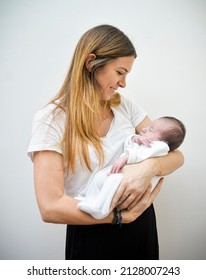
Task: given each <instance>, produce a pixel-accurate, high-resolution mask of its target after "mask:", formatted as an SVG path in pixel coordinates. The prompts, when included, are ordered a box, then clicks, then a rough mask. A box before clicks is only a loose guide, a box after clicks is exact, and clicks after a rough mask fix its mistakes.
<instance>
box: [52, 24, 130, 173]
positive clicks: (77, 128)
mask: <svg viewBox="0 0 206 280" xmlns="http://www.w3.org/2000/svg"><path fill="white" fill-rule="evenodd" d="M91 53H92V54H94V55H95V56H96V58H95V59H94V60H93V61H92V64H91V68H90V70H88V69H87V67H86V65H85V62H86V60H87V58H88V56H89V54H91ZM124 56H134V57H135V58H136V51H135V48H134V46H133V44H132V43H131V41H130V40H129V39H128V37H127V36H126V35H125V34H124V33H123V32H122V31H120V30H119V29H117V28H116V27H113V26H110V25H99V26H96V27H94V28H92V29H90V30H88V31H87V32H86V33H84V34H83V36H82V37H81V38H80V40H79V42H78V44H77V46H76V49H75V52H74V55H73V58H72V61H71V65H70V68H69V71H68V73H67V76H66V78H65V81H64V83H63V86H62V88H61V89H60V91H59V93H58V95H57V96H56V98H55V99H54V100H52V103H55V104H56V105H57V106H58V107H60V108H62V109H63V110H64V111H65V114H66V124H65V132H64V136H63V139H62V146H63V152H64V161H65V169H66V171H67V172H70V171H71V172H73V173H74V172H75V165H76V160H77V159H79V160H80V163H81V165H82V166H83V167H85V166H86V168H87V169H88V170H89V171H92V168H91V164H90V157H89V150H88V147H89V145H93V147H94V148H95V149H96V152H97V155H98V158H99V163H100V165H102V163H103V161H104V153H103V149H102V144H101V139H100V137H99V135H98V133H97V129H96V125H95V120H96V119H97V116H98V115H99V114H100V110H101V105H100V101H99V94H98V93H99V90H100V89H99V86H98V84H97V81H96V79H95V75H94V72H95V70H96V69H97V68H98V67H102V66H104V65H105V64H106V63H108V62H109V61H111V60H113V59H115V58H118V57H124ZM57 101H58V102H57ZM120 102H121V99H120V95H119V94H115V95H114V96H113V98H112V99H110V100H109V102H106V103H105V104H104V105H105V106H109V107H112V106H117V105H119V104H120Z"/></svg>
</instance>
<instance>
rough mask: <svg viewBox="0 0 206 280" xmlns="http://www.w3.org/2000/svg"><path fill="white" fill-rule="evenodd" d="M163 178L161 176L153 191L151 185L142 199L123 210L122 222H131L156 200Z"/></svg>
mask: <svg viewBox="0 0 206 280" xmlns="http://www.w3.org/2000/svg"><path fill="white" fill-rule="evenodd" d="M163 180H164V179H163V178H161V179H160V180H159V182H158V184H157V186H156V187H155V188H154V190H153V191H152V192H151V185H150V186H149V187H148V188H147V189H146V191H145V193H144V194H143V195H142V197H141V199H140V200H139V201H138V202H137V203H136V204H135V205H134V206H133V207H132V208H131V209H130V210H123V211H122V222H123V223H131V222H133V221H134V220H136V219H137V218H138V217H139V216H140V215H141V214H142V213H143V212H144V211H145V210H146V209H147V208H148V207H149V206H150V205H151V204H152V202H153V201H154V199H155V197H156V196H157V194H158V193H159V191H160V188H161V186H162V183H163Z"/></svg>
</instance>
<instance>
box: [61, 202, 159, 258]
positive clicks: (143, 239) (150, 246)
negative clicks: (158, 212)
mask: <svg viewBox="0 0 206 280" xmlns="http://www.w3.org/2000/svg"><path fill="white" fill-rule="evenodd" d="M158 259H159V246H158V236H157V228H156V218H155V212H154V207H153V205H151V206H150V207H149V208H148V209H147V210H146V211H145V212H144V213H143V214H142V215H141V216H140V217H138V218H137V219H136V220H135V221H134V222H132V223H129V224H122V226H121V227H120V226H119V225H112V224H101V225H88V226H87V225H83V226H82V225H68V226H67V234H66V260H158Z"/></svg>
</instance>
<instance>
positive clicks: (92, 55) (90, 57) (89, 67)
mask: <svg viewBox="0 0 206 280" xmlns="http://www.w3.org/2000/svg"><path fill="white" fill-rule="evenodd" d="M95 58H96V55H95V54H93V53H90V54H89V55H88V57H87V59H86V62H85V66H86V68H87V70H89V71H91V62H92V61H94V60H95Z"/></svg>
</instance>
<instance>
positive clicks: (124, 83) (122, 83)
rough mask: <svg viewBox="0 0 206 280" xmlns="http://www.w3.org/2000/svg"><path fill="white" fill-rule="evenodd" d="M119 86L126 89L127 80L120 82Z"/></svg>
mask: <svg viewBox="0 0 206 280" xmlns="http://www.w3.org/2000/svg"><path fill="white" fill-rule="evenodd" d="M119 86H120V87H121V88H125V87H126V79H121V81H119Z"/></svg>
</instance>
